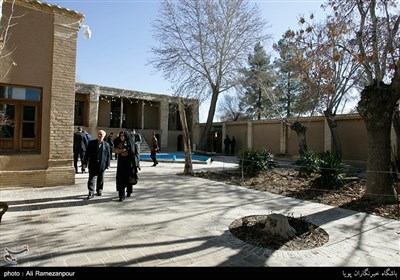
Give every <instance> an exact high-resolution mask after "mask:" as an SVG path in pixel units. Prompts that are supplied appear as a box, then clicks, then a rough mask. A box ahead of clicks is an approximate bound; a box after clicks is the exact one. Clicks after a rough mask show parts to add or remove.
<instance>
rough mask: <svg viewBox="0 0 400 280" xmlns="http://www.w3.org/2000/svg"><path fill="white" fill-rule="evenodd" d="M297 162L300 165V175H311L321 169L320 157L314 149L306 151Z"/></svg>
mask: <svg viewBox="0 0 400 280" xmlns="http://www.w3.org/2000/svg"><path fill="white" fill-rule="evenodd" d="M296 164H297V165H298V166H299V176H305V175H311V173H314V172H318V170H319V157H318V155H317V154H316V153H314V152H313V151H305V152H303V153H302V154H301V155H300V158H299V159H298V160H297V161H296Z"/></svg>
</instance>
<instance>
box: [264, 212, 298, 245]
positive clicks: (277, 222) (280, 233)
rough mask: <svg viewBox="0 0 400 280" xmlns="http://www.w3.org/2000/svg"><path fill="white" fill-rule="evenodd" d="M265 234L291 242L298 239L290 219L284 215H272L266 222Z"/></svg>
mask: <svg viewBox="0 0 400 280" xmlns="http://www.w3.org/2000/svg"><path fill="white" fill-rule="evenodd" d="M264 232H265V233H266V234H267V235H269V236H274V237H280V238H283V239H285V240H289V239H292V238H295V237H296V230H295V229H294V228H292V227H291V226H290V225H289V221H288V218H287V217H286V216H285V215H282V214H271V215H268V216H267V220H266V221H265V227H264Z"/></svg>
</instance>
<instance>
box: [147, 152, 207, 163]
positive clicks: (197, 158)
mask: <svg viewBox="0 0 400 280" xmlns="http://www.w3.org/2000/svg"><path fill="white" fill-rule="evenodd" d="M140 159H144V160H150V159H151V158H150V155H149V154H142V155H140ZM184 159H185V155H184V154H157V160H171V161H176V160H184ZM209 159H210V158H209V157H207V156H201V155H192V160H193V161H201V162H207V161H208V160H209Z"/></svg>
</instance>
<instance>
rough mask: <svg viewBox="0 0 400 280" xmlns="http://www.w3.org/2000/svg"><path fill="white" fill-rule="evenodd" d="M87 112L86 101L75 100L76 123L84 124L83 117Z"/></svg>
mask: <svg viewBox="0 0 400 280" xmlns="http://www.w3.org/2000/svg"><path fill="white" fill-rule="evenodd" d="M84 113H85V102H84V101H78V100H76V101H75V117H74V124H75V125H80V126H83V125H84V123H83V118H84Z"/></svg>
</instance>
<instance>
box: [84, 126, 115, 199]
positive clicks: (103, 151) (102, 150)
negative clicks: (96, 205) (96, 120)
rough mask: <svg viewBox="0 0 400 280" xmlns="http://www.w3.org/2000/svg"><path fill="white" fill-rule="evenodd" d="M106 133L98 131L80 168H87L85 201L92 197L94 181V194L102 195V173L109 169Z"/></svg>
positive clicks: (109, 157) (108, 147) (108, 146)
mask: <svg viewBox="0 0 400 280" xmlns="http://www.w3.org/2000/svg"><path fill="white" fill-rule="evenodd" d="M105 136H106V132H105V131H104V130H99V132H98V133H97V139H95V140H91V141H90V142H89V144H88V147H87V150H86V154H85V158H84V160H83V163H82V168H86V166H88V167H89V179H88V183H87V186H88V190H89V195H88V197H87V199H91V198H93V197H94V190H95V188H94V180H95V179H96V192H97V195H98V196H101V195H102V192H103V185H104V171H105V170H106V169H108V168H110V160H111V149H110V145H109V144H108V143H107V141H104V137H105Z"/></svg>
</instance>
